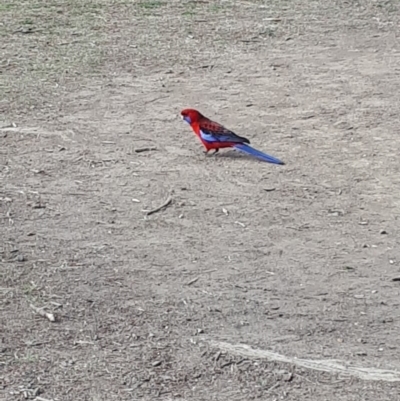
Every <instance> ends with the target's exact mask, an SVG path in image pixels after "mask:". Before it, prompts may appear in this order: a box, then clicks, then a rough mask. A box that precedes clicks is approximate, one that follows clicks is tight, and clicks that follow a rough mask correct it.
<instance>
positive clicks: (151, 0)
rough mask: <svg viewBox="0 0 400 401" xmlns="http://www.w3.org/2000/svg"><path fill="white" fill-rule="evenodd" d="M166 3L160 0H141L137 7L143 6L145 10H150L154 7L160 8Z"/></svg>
mask: <svg viewBox="0 0 400 401" xmlns="http://www.w3.org/2000/svg"><path fill="white" fill-rule="evenodd" d="M165 4H166V3H165V1H160V0H148V1H142V2H141V3H139V7H141V8H144V9H146V10H152V9H154V8H160V7H162V6H164V5H165Z"/></svg>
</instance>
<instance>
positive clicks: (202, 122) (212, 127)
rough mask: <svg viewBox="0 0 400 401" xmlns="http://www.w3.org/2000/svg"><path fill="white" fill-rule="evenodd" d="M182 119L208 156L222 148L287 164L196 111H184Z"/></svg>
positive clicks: (274, 162)
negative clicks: (210, 152) (255, 147)
mask: <svg viewBox="0 0 400 401" xmlns="http://www.w3.org/2000/svg"><path fill="white" fill-rule="evenodd" d="M181 117H182V119H183V120H184V121H186V122H187V123H188V124H189V125H190V126H191V127H192V130H193V131H194V133H195V134H196V135H197V137H198V138H199V139H200V141H201V142H202V144H203V146H204V147H205V149H206V150H205V152H204V153H205V154H206V155H208V154H209V153H208V152H209V151H210V150H214V153H212V155H215V154H217V153H218V152H219V150H220V149H222V148H234V149H237V150H239V151H241V152H243V153H246V154H248V155H251V156H254V157H257V158H258V159H261V160H263V161H265V162H268V163H273V164H282V165H283V164H285V163H284V162H283V161H281V160H279V159H277V158H276V157H273V156H270V155H267V154H266V153H263V152H260V151H259V150H257V149H254V148H253V147H251V146H250V141H249V140H248V139H247V138H244V137H242V136H239V135H236V134H235V133H234V132H232V131H230V130H229V129H227V128H225V127H224V126H223V125H221V124H219V123H217V122H215V121H212V120H210V119H209V118H207V117H205V116H204V115H203V114H201V113H200V112H199V111H197V110H195V109H184V110H182V111H181Z"/></svg>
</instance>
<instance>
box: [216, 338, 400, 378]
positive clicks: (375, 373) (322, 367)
mask: <svg viewBox="0 0 400 401" xmlns="http://www.w3.org/2000/svg"><path fill="white" fill-rule="evenodd" d="M210 344H211V345H212V346H214V347H216V348H219V349H221V350H223V351H226V352H230V353H232V354H236V355H240V356H243V357H248V358H258V359H260V358H262V359H269V360H271V361H278V362H285V363H291V364H294V365H297V366H301V367H303V368H307V369H313V370H319V371H323V372H329V373H339V374H341V375H344V376H354V377H358V378H359V379H361V380H380V381H386V382H400V372H397V371H395V370H383V369H375V368H364V367H361V366H355V365H350V364H349V363H347V362H342V361H337V360H334V359H327V360H310V359H299V358H291V357H287V356H284V355H280V354H277V353H275V352H271V351H265V350H258V349H254V348H251V347H250V346H248V345H245V344H229V343H226V342H220V341H210Z"/></svg>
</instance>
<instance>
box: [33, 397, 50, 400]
mask: <svg viewBox="0 0 400 401" xmlns="http://www.w3.org/2000/svg"><path fill="white" fill-rule="evenodd" d="M33 401H53V400H49V399H48V398H43V397H39V396H37V397H36V398H35V399H34V400H33Z"/></svg>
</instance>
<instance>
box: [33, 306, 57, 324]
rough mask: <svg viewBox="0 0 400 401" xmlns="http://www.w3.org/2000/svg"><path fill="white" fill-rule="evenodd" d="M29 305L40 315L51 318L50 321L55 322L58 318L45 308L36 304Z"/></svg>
mask: <svg viewBox="0 0 400 401" xmlns="http://www.w3.org/2000/svg"><path fill="white" fill-rule="evenodd" d="M29 306H30V307H31V308H32V309H33V310H34V311H35V312H36V313H37V314H38V315H40V316H42V317H45V318H47V319H49V320H50V322H55V321H56V319H55V317H54V315H53V314H52V313H47V312H45V311H44V310H43V308H37V307H36V306H34V305H32V304H29Z"/></svg>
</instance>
